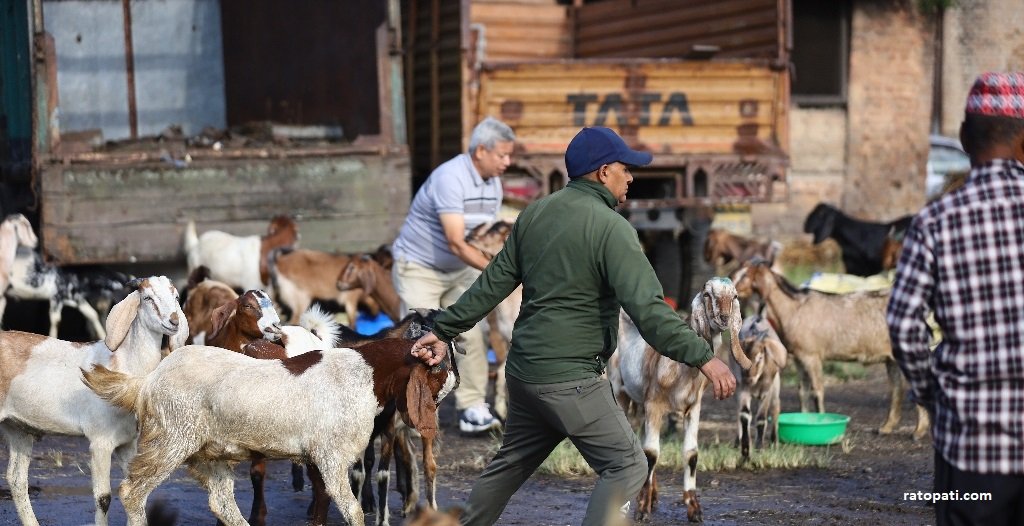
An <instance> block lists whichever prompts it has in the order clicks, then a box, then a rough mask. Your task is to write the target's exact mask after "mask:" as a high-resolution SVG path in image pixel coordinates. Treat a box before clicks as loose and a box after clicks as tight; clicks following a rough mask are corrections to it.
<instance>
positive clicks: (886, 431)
mask: <svg viewBox="0 0 1024 526" xmlns="http://www.w3.org/2000/svg"><path fill="white" fill-rule="evenodd" d="M894 427H895V426H882V427H880V428H878V434H879V435H891V434H892V432H893V428H894Z"/></svg>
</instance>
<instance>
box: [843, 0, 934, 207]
mask: <svg viewBox="0 0 1024 526" xmlns="http://www.w3.org/2000/svg"><path fill="white" fill-rule="evenodd" d="M933 36H934V25H933V24H932V23H931V18H929V17H926V16H924V15H922V14H921V13H920V12H919V11H918V10H917V9H916V7H915V5H914V2H912V1H911V0H901V1H896V2H892V1H890V2H883V1H862V2H854V12H853V20H852V29H851V41H850V77H849V99H848V103H847V118H848V119H849V124H848V126H849V142H848V149H847V159H848V162H847V170H846V179H845V181H844V184H843V196H842V202H841V206H842V208H843V209H844V210H846V211H847V212H849V213H850V214H852V215H857V216H859V217H862V218H864V219H868V220H873V221H881V220H889V219H892V218H895V217H898V216H901V215H903V214H906V213H909V212H914V211H917V210H918V209H920V207H921V206H922V205H923V204H924V179H925V169H926V162H927V158H928V130H929V127H930V121H931V114H932V86H933V77H932V75H933V70H932V56H933V54H934V53H933V42H934V39H933Z"/></svg>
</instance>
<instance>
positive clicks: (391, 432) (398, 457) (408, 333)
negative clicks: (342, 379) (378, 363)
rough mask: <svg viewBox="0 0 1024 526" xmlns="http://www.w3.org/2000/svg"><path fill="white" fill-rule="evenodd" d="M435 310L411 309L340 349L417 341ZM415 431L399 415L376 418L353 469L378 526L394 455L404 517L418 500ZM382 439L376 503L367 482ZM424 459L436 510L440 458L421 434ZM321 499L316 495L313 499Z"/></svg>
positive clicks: (429, 497) (383, 520)
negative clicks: (385, 341) (394, 340)
mask: <svg viewBox="0 0 1024 526" xmlns="http://www.w3.org/2000/svg"><path fill="white" fill-rule="evenodd" d="M437 312H438V311H436V310H429V309H412V311H410V312H409V314H407V315H406V316H405V318H402V320H401V321H399V323H398V324H397V325H395V326H394V327H390V328H386V329H381V330H380V331H378V332H377V333H376V334H374V335H371V336H363V335H360V334H353V335H350V336H349V337H346V336H343V337H342V339H341V343H340V344H339V345H340V346H343V347H348V348H352V349H359V348H361V347H363V346H364V345H366V344H368V343H371V342H374V341H379V340H382V339H387V338H402V339H406V340H411V341H415V340H418V339H419V338H420V337H421V336H423V335H424V334H426V333H427V332H428V331H429V330H430V326H431V325H433V319H434V316H435V315H436V314H437ZM413 433H414V431H413V430H411V429H409V427H408V426H406V425H405V424H404V422H403V421H402V420H401V418H399V417H398V415H394V416H393V417H390V418H389V417H388V415H387V414H381V415H378V416H377V419H376V420H375V421H374V429H373V438H371V440H370V442H369V443H368V444H367V446H366V450H365V451H364V453H363V459H362V460H360V461H358V462H357V463H356V464H355V465H354V466H353V468H352V487H353V491H354V492H355V493H356V495H357V496H358V497H359V498H360V499H361V502H362V505H363V511H367V512H369V511H370V510H376V511H377V518H378V524H381V525H386V524H388V519H389V516H388V515H389V511H388V510H389V508H388V486H389V483H390V471H389V470H390V463H391V456H392V455H394V457H395V476H396V478H397V486H398V492H399V494H401V495H402V502H403V507H402V514H403V515H406V516H407V515H408V514H410V513H412V511H413V510H414V508H415V507H416V505H417V502H418V500H419V491H418V489H417V482H418V473H417V468H416V460H415V458H414V455H413V447H412V440H413V436H412V435H413ZM378 436H379V437H380V444H381V457H380V462H379V463H378V464H377V496H378V498H377V500H378V501H379V503H378V502H377V501H374V498H373V491H372V486H371V485H370V484H367V483H366V479H367V476H366V475H367V472H368V471H369V470H370V469H371V468H372V466H373V465H374V460H375V453H374V444H373V439H374V438H376V437H378ZM420 442H421V445H422V450H423V454H422V458H423V476H424V479H425V481H426V495H425V497H426V501H427V506H429V507H430V508H432V509H437V459H436V458H435V456H434V439H433V437H427V436H423V435H420ZM317 498H318V497H317V496H314V500H316V499H317Z"/></svg>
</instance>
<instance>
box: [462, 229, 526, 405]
mask: <svg viewBox="0 0 1024 526" xmlns="http://www.w3.org/2000/svg"><path fill="white" fill-rule="evenodd" d="M511 232H512V224H511V223H509V222H507V221H497V222H494V223H483V224H481V225H479V226H477V227H476V228H474V229H472V230H471V231H470V232H469V234H467V235H466V243H469V244H470V245H471V246H473V247H476V248H477V249H478V250H480V252H482V253H483V254H484V256H487V259H488V260H491V259H494V256H496V255H497V254H498V252H501V249H502V248H503V247H504V246H505V240H506V239H508V235H509V234H510V233H511ZM522 305H523V286H522V285H520V286H518V287H516V288H515V290H513V291H512V294H509V295H508V297H507V298H505V299H503V300H501V303H499V304H498V305H497V306H496V307H494V310H492V311H491V312H490V313H488V314H487V340H488V342H489V343H490V345H491V349H494V355H495V358H496V361H497V364H498V369H497V371H496V372H495V377H494V412H495V413H497V414H498V416H500V417H502V418H505V417H506V416H507V413H508V389H507V388H506V386H505V358H506V357H507V356H508V349H509V347H510V346H511V345H512V329H513V328H515V324H516V318H518V317H519V309H520V308H521V307H522Z"/></svg>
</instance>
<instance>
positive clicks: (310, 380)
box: [82, 340, 457, 526]
mask: <svg viewBox="0 0 1024 526" xmlns="http://www.w3.org/2000/svg"><path fill="white" fill-rule="evenodd" d="M413 343H414V342H412V341H407V340H382V341H380V342H374V343H370V344H367V345H366V346H364V347H363V348H362V349H361V350H352V349H332V350H328V351H311V352H308V353H305V354H302V355H299V356H295V357H292V358H288V359H285V360H252V359H250V358H248V357H246V356H242V355H240V354H238V353H233V352H230V351H226V350H224V349H220V348H217V347H206V346H188V347H184V348H182V349H179V350H177V351H175V352H174V353H172V354H170V355H169V356H168V357H167V358H166V359H164V361H163V363H161V366H159V367H157V368H156V369H155V370H154V371H153V372H152V373H150V374H149V375H147V376H145V377H136V376H131V375H127V374H123V373H118V372H113V371H109V370H107V369H106V368H104V367H102V366H97V367H94V368H93V369H92V370H83V371H82V374H83V377H84V381H85V383H86V385H88V386H89V388H90V389H92V390H93V391H94V392H95V393H96V394H98V395H99V396H100V397H101V398H103V399H105V400H108V401H110V402H111V403H112V404H114V405H115V406H117V407H120V408H122V409H126V410H129V411H131V412H132V413H135V414H136V415H137V416H138V421H139V428H140V439H139V454H138V455H137V456H136V457H135V458H134V459H133V460H132V462H131V464H130V465H129V467H128V472H127V476H126V477H125V479H124V480H123V481H122V482H121V501H122V503H123V504H124V507H125V512H126V514H127V516H128V524H129V525H141V524H144V523H145V507H146V500H147V498H148V497H149V494H150V493H151V492H152V491H153V489H155V488H156V487H157V486H158V485H159V484H160V483H161V482H163V481H164V480H165V479H166V478H167V477H168V476H170V475H171V473H172V472H173V471H174V469H175V468H176V467H177V466H178V465H180V464H182V463H185V464H187V465H188V467H189V471H190V473H191V474H192V475H193V477H195V478H196V479H197V480H198V481H199V482H200V483H201V484H202V485H203V486H204V487H205V488H206V489H207V491H209V492H210V507H211V509H212V510H213V513H214V514H215V515H216V516H217V518H218V519H220V520H221V521H223V522H224V523H225V524H227V525H229V526H239V525H244V524H246V522H245V519H244V518H243V517H242V514H241V512H240V511H239V509H238V506H237V505H236V504H235V498H234V494H233V486H234V474H233V471H232V469H231V464H232V463H233V462H238V461H240V460H246V459H248V458H250V457H251V456H252V455H253V454H260V455H264V456H266V457H267V458H287V459H291V460H293V461H311V462H312V463H313V464H315V465H316V466H317V467H318V468H319V469H318V470H313V472H314V473H315V474H316V476H315V477H314V485H316V486H319V487H321V488H323V489H324V490H325V491H326V492H327V493H328V494H329V495H330V496H331V497H332V498H333V499H334V501H335V503H336V504H337V505H338V508H339V509H340V510H341V513H342V515H343V516H344V518H345V520H346V521H347V522H348V524H351V525H353V526H359V525H362V524H363V514H362V510H361V509H360V506H359V502H358V501H357V500H356V499H355V497H354V496H353V495H352V493H351V491H349V490H348V488H346V487H345V483H344V479H345V475H346V472H347V470H348V469H349V467H351V465H352V464H353V463H354V462H355V460H356V459H357V458H358V457H359V455H360V453H361V452H362V449H363V446H364V445H365V444H366V443H367V442H368V441H369V438H370V435H371V433H372V430H373V422H374V419H375V417H376V415H378V414H380V413H382V412H384V411H386V410H389V408H390V409H391V410H396V411H399V412H400V414H401V415H402V417H403V419H404V420H406V422H407V423H408V424H409V425H410V426H412V427H415V428H416V429H418V430H419V432H420V433H421V434H423V435H424V436H430V437H433V436H434V435H436V434H437V413H436V411H437V407H438V405H439V404H440V402H441V400H442V399H443V398H444V396H445V395H447V394H448V392H450V391H451V390H452V389H453V388H455V386H456V385H457V376H456V373H455V371H454V368H453V367H452V366H451V363H452V362H451V360H450V359H449V360H446V361H445V362H443V363H442V364H440V365H438V366H436V367H433V368H428V367H427V366H426V365H424V364H423V363H422V362H420V361H418V360H417V359H416V358H414V357H413V356H411V355H410V352H409V351H410V349H411V348H412V345H413ZM183 391H184V392H188V393H189V396H188V397H184V398H183V397H182V396H181V393H182V392H183ZM314 393H315V396H314ZM282 407H304V408H306V410H304V411H281V410H280V409H281V408H282ZM324 511H326V510H324ZM314 522H315V523H317V524H323V517H321V518H319V519H316V518H315V520H314Z"/></svg>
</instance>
